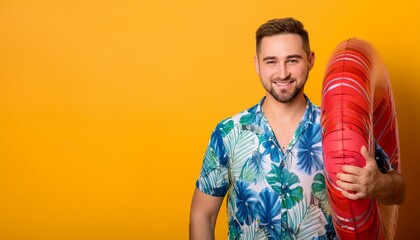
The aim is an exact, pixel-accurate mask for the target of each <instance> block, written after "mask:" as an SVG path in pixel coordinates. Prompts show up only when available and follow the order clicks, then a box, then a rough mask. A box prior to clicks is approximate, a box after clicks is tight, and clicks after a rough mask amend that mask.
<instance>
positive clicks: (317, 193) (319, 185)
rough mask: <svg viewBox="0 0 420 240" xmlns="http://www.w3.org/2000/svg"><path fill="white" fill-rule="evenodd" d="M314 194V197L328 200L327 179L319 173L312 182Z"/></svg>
mask: <svg viewBox="0 0 420 240" xmlns="http://www.w3.org/2000/svg"><path fill="white" fill-rule="evenodd" d="M312 193H313V195H314V197H315V198H317V199H319V200H325V199H326V197H327V193H326V188H325V178H324V175H323V174H322V173H317V174H316V175H315V176H314V181H313V182H312Z"/></svg>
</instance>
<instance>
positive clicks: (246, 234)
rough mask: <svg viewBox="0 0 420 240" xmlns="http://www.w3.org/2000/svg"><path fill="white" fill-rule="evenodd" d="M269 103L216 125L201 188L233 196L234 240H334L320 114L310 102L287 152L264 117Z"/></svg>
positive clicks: (231, 229)
mask: <svg viewBox="0 0 420 240" xmlns="http://www.w3.org/2000/svg"><path fill="white" fill-rule="evenodd" d="M305 97H306V96H305ZM264 100H265V98H263V99H262V100H261V101H260V102H259V103H258V104H257V105H255V106H253V107H251V108H249V109H248V110H246V111H243V112H241V113H239V114H237V115H235V116H233V117H231V118H228V119H225V120H223V121H221V122H220V123H219V124H218V125H217V127H216V128H215V130H214V131H213V133H212V135H211V139H210V142H209V145H208V147H207V150H206V153H205V156H204V161H203V166H202V170H201V174H200V177H199V179H198V180H197V182H196V186H197V188H198V189H199V190H200V191H202V192H203V193H206V194H208V195H212V196H217V197H224V196H225V195H226V194H228V195H227V212H228V224H229V232H228V237H229V239H305V240H307V239H335V232H334V228H333V224H332V219H331V215H330V213H331V210H330V206H329V204H328V199H327V193H326V186H325V181H324V174H323V161H322V146H321V125H320V109H319V108H318V107H316V106H314V105H313V104H312V103H311V102H310V101H309V99H308V98H306V101H307V106H306V111H305V114H304V116H303V118H302V120H301V122H300V123H299V125H298V127H297V129H296V131H295V133H294V136H293V138H292V140H291V141H290V143H289V146H287V149H286V150H285V151H282V150H281V146H280V145H279V142H278V141H277V139H276V137H275V135H274V132H273V130H272V129H271V127H270V125H269V123H268V122H267V119H266V117H265V116H264V113H263V111H262V104H263V103H264Z"/></svg>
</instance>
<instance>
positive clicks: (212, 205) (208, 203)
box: [190, 188, 223, 240]
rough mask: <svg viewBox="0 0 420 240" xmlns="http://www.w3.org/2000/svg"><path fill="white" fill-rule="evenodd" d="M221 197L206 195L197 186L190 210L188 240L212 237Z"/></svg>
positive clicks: (206, 239) (205, 239)
mask: <svg viewBox="0 0 420 240" xmlns="http://www.w3.org/2000/svg"><path fill="white" fill-rule="evenodd" d="M222 202H223V197H213V196H210V195H207V194H205V193H203V192H201V191H200V190H198V189H197V188H196V189H195V191H194V196H193V199H192V203H191V210H190V240H210V239H214V228H215V225H216V219H217V215H218V213H219V209H220V206H221V205H222Z"/></svg>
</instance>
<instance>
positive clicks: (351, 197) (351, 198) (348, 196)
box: [341, 191, 358, 200]
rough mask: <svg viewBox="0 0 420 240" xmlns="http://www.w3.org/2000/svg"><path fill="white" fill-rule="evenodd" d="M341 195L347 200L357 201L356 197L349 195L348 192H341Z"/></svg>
mask: <svg viewBox="0 0 420 240" xmlns="http://www.w3.org/2000/svg"><path fill="white" fill-rule="evenodd" d="M341 194H342V195H343V196H344V197H345V198H348V199H350V200H357V199H358V197H357V195H356V194H353V193H349V192H346V191H341Z"/></svg>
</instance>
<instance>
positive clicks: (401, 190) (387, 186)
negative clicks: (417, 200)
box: [377, 171, 405, 205]
mask: <svg viewBox="0 0 420 240" xmlns="http://www.w3.org/2000/svg"><path fill="white" fill-rule="evenodd" d="M382 177H383V181H381V182H382V187H381V188H380V190H379V191H378V194H377V197H378V200H379V201H380V202H381V203H383V204H386V205H394V204H397V205H400V204H402V203H403V202H404V198H405V181H404V178H403V177H402V176H401V175H400V174H399V173H398V172H397V171H391V172H388V173H386V174H383V176H382Z"/></svg>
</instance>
